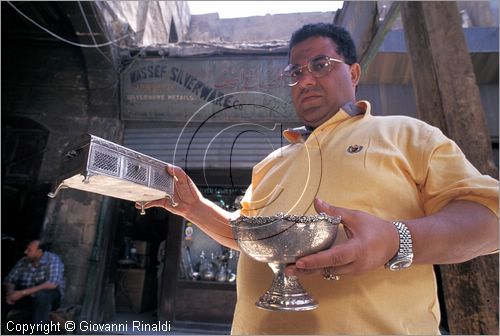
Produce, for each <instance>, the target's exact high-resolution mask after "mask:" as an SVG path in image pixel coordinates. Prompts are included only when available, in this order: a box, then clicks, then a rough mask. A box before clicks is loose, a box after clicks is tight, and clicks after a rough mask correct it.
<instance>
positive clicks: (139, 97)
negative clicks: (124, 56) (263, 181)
mask: <svg viewBox="0 0 500 336" xmlns="http://www.w3.org/2000/svg"><path fill="white" fill-rule="evenodd" d="M285 65H286V57H285V56H234V57H210V58H208V57H205V58H182V59H178V58H163V59H139V60H136V61H135V62H132V63H131V64H130V65H129V66H128V67H127V68H126V69H125V70H124V71H123V72H122V74H121V90H122V91H121V107H122V119H123V120H146V121H147V120H155V121H170V122H187V121H196V122H252V121H255V122H257V121H258V122H262V121H268V122H282V121H294V120H297V119H296V115H295V112H294V109H293V106H292V105H291V99H290V88H289V87H288V86H287V85H286V84H285V83H284V82H283V81H282V80H281V78H280V74H281V70H282V69H283V67H284V66H285Z"/></svg>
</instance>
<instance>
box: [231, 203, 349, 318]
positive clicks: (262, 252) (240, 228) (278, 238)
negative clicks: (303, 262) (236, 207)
mask: <svg viewBox="0 0 500 336" xmlns="http://www.w3.org/2000/svg"><path fill="white" fill-rule="evenodd" d="M339 223H340V217H339V216H335V217H332V216H328V215H326V214H319V215H313V216H296V215H285V214H283V213H279V214H277V215H275V216H257V217H245V216H241V217H239V218H237V219H235V220H233V221H231V222H230V224H231V227H232V230H233V234H234V237H235V239H236V240H237V241H238V245H239V246H240V248H241V249H242V251H244V252H245V253H247V254H248V255H249V256H250V257H251V258H253V259H255V260H257V261H260V262H265V263H268V265H269V267H271V269H272V270H273V272H274V279H273V282H272V285H271V288H270V289H269V290H268V291H267V292H266V293H264V294H263V295H262V296H261V297H260V298H259V300H258V301H257V302H256V305H257V307H259V308H262V309H266V310H281V311H305V310H311V309H315V308H317V307H318V303H317V302H316V301H315V300H314V299H313V298H312V297H311V296H310V295H309V294H308V293H307V292H306V291H305V290H304V288H303V287H302V285H301V284H300V283H299V280H298V278H297V277H296V276H287V275H286V274H285V272H284V271H285V268H286V266H287V264H291V263H295V261H296V260H297V259H298V258H300V257H302V256H305V255H308V254H312V253H315V252H319V251H321V250H324V249H327V248H329V247H330V246H331V245H332V244H333V242H334V241H335V238H336V236H337V231H338V224H339Z"/></svg>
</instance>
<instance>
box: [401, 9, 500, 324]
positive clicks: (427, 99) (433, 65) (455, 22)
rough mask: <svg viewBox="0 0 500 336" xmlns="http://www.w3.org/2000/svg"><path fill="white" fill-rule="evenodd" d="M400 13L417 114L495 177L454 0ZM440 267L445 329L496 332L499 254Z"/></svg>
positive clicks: (481, 111) (402, 10) (487, 135)
mask: <svg viewBox="0 0 500 336" xmlns="http://www.w3.org/2000/svg"><path fill="white" fill-rule="evenodd" d="M401 14H402V21H403V26H404V30H405V36H406V42H407V46H408V51H409V55H410V59H411V67H412V71H411V72H412V82H413V89H414V93H415V96H416V97H415V98H416V105H417V115H418V116H419V118H420V119H422V120H425V121H427V122H428V123H430V124H432V125H434V126H437V127H439V128H440V129H441V130H442V131H443V132H444V133H445V134H446V135H447V136H449V137H450V138H451V139H453V140H454V141H455V142H456V143H457V144H458V145H459V146H460V147H461V149H462V150H463V151H464V153H465V155H466V156H467V158H468V159H469V160H470V161H471V162H472V164H474V165H475V166H476V168H478V169H479V170H480V171H481V172H482V173H483V174H489V175H491V176H494V177H497V176H498V171H497V169H496V167H495V165H494V164H493V162H492V150H491V143H490V136H489V132H488V128H487V126H486V117H485V113H484V111H483V108H482V105H481V98H480V95H479V89H478V87H477V85H476V78H475V75H474V71H473V68H472V62H471V58H470V55H469V52H468V48H467V44H466V42H465V37H464V34H463V30H462V26H461V19H460V16H459V13H458V8H457V4H456V2H449V1H432V2H424V1H422V2H420V1H419V2H413V1H412V2H404V3H403V4H402V8H401ZM440 270H441V278H442V286H443V292H444V304H445V307H446V312H447V316H448V326H449V329H450V332H451V333H452V334H497V333H498V255H497V254H495V255H490V256H484V257H480V258H476V259H474V260H472V261H469V262H466V263H461V264H455V265H443V266H440Z"/></svg>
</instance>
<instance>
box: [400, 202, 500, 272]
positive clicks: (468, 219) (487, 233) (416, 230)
mask: <svg viewBox="0 0 500 336" xmlns="http://www.w3.org/2000/svg"><path fill="white" fill-rule="evenodd" d="M406 224H407V225H408V228H409V229H410V232H411V234H412V238H413V254H414V262H415V263H419V264H451V263H460V262H464V261H467V260H470V259H473V258H475V257H477V256H481V255H485V254H488V253H491V252H494V251H495V250H497V249H498V235H499V225H498V218H497V217H496V215H495V214H494V213H493V212H492V211H491V210H489V209H488V208H486V207H484V206H482V205H480V204H478V203H474V202H469V201H455V202H452V203H450V204H448V205H447V206H446V207H444V208H443V209H442V210H440V211H439V212H437V213H436V214H433V215H431V216H428V217H425V218H420V219H415V220H408V221H407V222H406Z"/></svg>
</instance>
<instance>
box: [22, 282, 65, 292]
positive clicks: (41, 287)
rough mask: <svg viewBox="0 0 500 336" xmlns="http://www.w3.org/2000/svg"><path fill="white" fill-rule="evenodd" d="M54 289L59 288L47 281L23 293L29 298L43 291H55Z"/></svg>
mask: <svg viewBox="0 0 500 336" xmlns="http://www.w3.org/2000/svg"><path fill="white" fill-rule="evenodd" d="M54 288H57V285H56V284H53V283H50V282H48V281H47V282H44V283H42V284H40V285H37V286H33V287H30V288H25V289H23V290H22V292H23V296H28V295H33V294H35V293H37V292H39V291H41V290H46V289H54Z"/></svg>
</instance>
